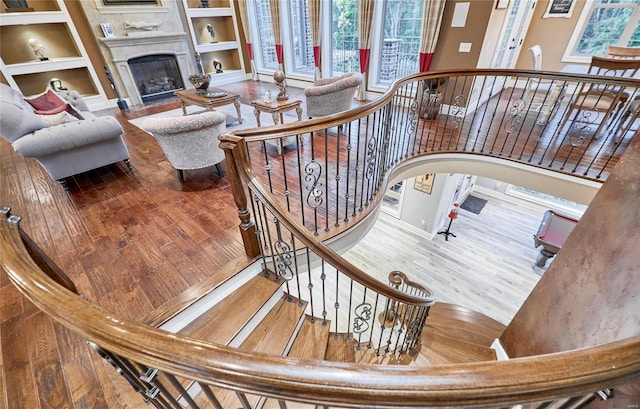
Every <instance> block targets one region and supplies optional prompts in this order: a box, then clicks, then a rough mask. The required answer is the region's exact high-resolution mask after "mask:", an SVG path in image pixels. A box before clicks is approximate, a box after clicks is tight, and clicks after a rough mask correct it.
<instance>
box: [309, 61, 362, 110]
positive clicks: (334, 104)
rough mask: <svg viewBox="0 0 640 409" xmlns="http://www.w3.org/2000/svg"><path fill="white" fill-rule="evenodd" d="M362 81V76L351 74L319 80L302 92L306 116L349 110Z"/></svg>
mask: <svg viewBox="0 0 640 409" xmlns="http://www.w3.org/2000/svg"><path fill="white" fill-rule="evenodd" d="M363 81H364V77H363V76H362V74H360V73H357V72H351V73H348V74H344V75H343V76H341V77H336V78H321V79H319V80H317V81H316V82H315V83H314V85H313V86H311V87H308V88H306V89H305V90H304V96H305V98H306V102H307V116H309V118H313V117H317V116H326V115H332V114H335V113H338V112H342V111H346V110H348V109H349V108H351V101H353V97H354V95H355V93H356V89H357V88H358V86H361V85H362V83H363Z"/></svg>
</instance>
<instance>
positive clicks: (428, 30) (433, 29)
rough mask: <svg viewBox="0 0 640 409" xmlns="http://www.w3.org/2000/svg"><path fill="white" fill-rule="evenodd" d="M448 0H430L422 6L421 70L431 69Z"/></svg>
mask: <svg viewBox="0 0 640 409" xmlns="http://www.w3.org/2000/svg"><path fill="white" fill-rule="evenodd" d="M445 3H446V0H429V1H427V3H426V4H425V5H424V6H423V7H422V35H421V39H420V55H419V58H420V71H421V72H425V71H429V67H430V66H431V60H432V59H433V53H434V51H435V50H436V44H437V43H438V36H439V35H440V25H441V23H442V14H443V13H444V6H445Z"/></svg>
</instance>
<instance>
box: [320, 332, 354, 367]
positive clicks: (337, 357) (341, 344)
mask: <svg viewBox="0 0 640 409" xmlns="http://www.w3.org/2000/svg"><path fill="white" fill-rule="evenodd" d="M347 335H348V334H344V333H339V334H336V333H331V334H330V335H329V341H328V342H327V355H326V356H325V359H326V360H327V361H332V362H352V363H353V362H356V349H355V348H356V341H355V340H354V339H353V337H351V336H350V337H349V339H347Z"/></svg>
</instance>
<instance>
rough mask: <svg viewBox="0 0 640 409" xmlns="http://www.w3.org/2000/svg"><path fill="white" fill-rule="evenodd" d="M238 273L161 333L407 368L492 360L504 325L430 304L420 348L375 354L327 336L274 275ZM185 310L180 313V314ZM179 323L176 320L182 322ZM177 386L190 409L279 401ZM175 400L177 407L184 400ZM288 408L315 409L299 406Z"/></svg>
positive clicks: (344, 336) (325, 326) (324, 325)
mask: <svg viewBox="0 0 640 409" xmlns="http://www.w3.org/2000/svg"><path fill="white" fill-rule="evenodd" d="M239 274H251V275H252V276H251V277H247V278H245V279H240V280H236V281H237V282H238V284H236V288H235V289H234V290H233V291H229V289H226V290H225V291H226V292H227V293H228V295H226V296H224V298H221V299H220V297H218V298H216V297H215V295H214V296H213V297H212V298H213V299H216V301H215V302H212V303H211V305H210V306H209V307H208V309H206V310H205V311H204V312H202V307H200V309H201V312H200V313H199V315H198V316H196V317H194V318H192V319H190V321H189V322H188V323H186V324H185V323H184V322H183V324H181V325H180V326H179V328H178V327H175V326H173V324H172V322H171V321H168V322H167V323H165V324H164V325H163V326H162V327H165V328H172V327H173V328H174V330H175V332H177V333H179V334H183V335H187V336H189V337H192V338H195V339H199V340H204V341H208V342H212V343H216V344H221V345H227V346H232V347H235V348H238V349H239V350H241V351H244V352H249V353H252V354H268V355H281V356H288V357H290V358H299V359H313V360H327V361H332V362H346V363H357V364H367V365H414V366H415V365H418V366H429V365H440V364H446V363H466V362H477V361H487V360H495V359H496V355H495V351H494V350H493V349H491V348H490V346H491V344H492V343H493V341H494V340H495V339H496V338H497V337H499V336H500V334H501V333H502V331H503V329H504V326H503V325H502V324H500V323H499V322H497V321H495V320H493V319H491V318H488V317H486V316H484V315H482V314H480V313H477V312H474V311H471V310H468V309H466V308H463V307H459V306H455V305H451V304H444V303H436V304H435V305H434V306H433V307H431V310H430V314H429V317H428V319H427V325H426V327H425V330H424V331H423V334H422V342H421V344H422V345H421V347H420V350H419V351H413V353H412V354H396V353H394V351H392V350H390V351H385V350H380V351H378V350H376V349H375V348H372V347H371V345H370V343H368V342H358V341H357V339H356V338H354V336H353V334H348V333H335V332H333V331H331V322H330V321H328V320H323V319H322V318H321V317H320V318H318V317H313V316H310V315H309V314H308V313H307V302H306V301H303V300H300V299H298V298H296V297H293V296H291V295H289V294H287V293H286V292H285V291H284V289H283V286H282V284H283V280H282V279H280V278H279V277H278V276H277V275H276V274H273V273H271V272H269V271H267V270H264V271H262V272H260V273H259V274H257V275H253V274H254V272H251V270H249V272H245V273H242V272H241V273H239ZM214 291H215V290H214ZM210 296H211V294H210ZM189 308H190V307H187V308H186V309H185V311H186V310H188V309H189ZM185 311H182V312H181V313H183V315H184V313H185ZM187 315H188V314H187ZM180 320H182V321H184V317H182V318H180ZM377 322H378V323H379V324H382V317H378V320H377ZM390 330H392V329H391V328H389V329H387V330H386V331H390ZM383 332H384V331H383ZM181 386H182V387H184V389H185V390H187V391H188V393H189V395H190V396H191V397H193V400H194V401H195V402H194V403H195V405H197V406H194V405H193V404H192V406H193V407H197V408H209V407H215V408H227V407H229V408H262V407H264V408H277V407H279V402H278V401H277V400H276V399H272V398H268V399H267V398H265V397H260V396H256V395H250V394H243V393H238V392H236V391H231V390H228V389H222V388H215V387H211V388H210V391H206V392H207V393H201V392H202V389H201V388H200V386H199V385H197V384H195V383H194V384H187V383H186V382H184V383H183V384H182V385H181ZM175 392H176V390H174V393H175ZM209 392H211V393H209ZM176 395H183V394H181V393H177V394H176ZM212 398H213V399H214V400H213V401H212ZM178 401H179V402H180V403H184V398H179V399H178ZM295 407H300V408H306V407H309V408H315V405H305V404H302V403H300V404H296V406H295Z"/></svg>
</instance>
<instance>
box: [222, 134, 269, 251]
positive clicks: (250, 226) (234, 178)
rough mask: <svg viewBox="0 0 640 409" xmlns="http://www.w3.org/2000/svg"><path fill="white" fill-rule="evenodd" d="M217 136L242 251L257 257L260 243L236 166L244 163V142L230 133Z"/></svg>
mask: <svg viewBox="0 0 640 409" xmlns="http://www.w3.org/2000/svg"><path fill="white" fill-rule="evenodd" d="M218 138H219V139H220V141H221V142H220V148H222V149H224V155H225V159H226V162H227V170H228V172H227V174H228V176H229V182H230V183H231V191H232V192H233V199H234V201H235V202H236V206H237V207H238V218H240V226H239V228H240V235H241V236H242V242H243V243H244V251H245V253H246V254H247V255H248V256H249V257H257V256H259V255H260V245H259V243H258V237H257V236H256V225H255V223H254V222H253V220H251V212H250V211H249V208H248V206H247V194H246V192H245V189H244V184H243V183H242V180H241V178H240V176H239V174H238V167H239V166H242V163H246V152H245V148H246V147H245V143H244V141H243V140H242V138H239V137H237V136H235V135H232V134H222V135H220V136H219V137H218Z"/></svg>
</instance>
